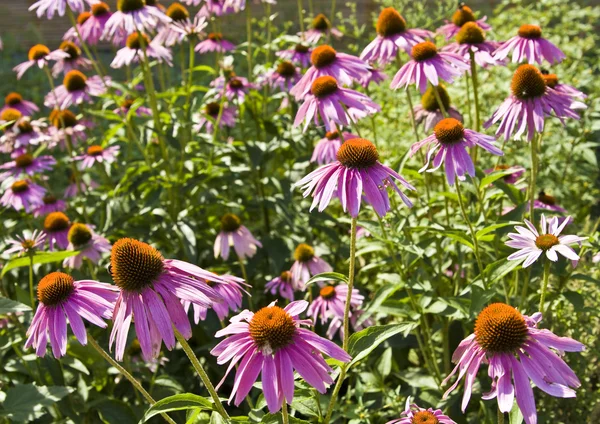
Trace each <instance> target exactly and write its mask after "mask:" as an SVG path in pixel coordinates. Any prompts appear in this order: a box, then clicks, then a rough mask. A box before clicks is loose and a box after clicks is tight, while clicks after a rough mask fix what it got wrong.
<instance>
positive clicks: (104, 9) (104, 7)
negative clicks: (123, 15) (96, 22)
mask: <svg viewBox="0 0 600 424" xmlns="http://www.w3.org/2000/svg"><path fill="white" fill-rule="evenodd" d="M108 12H110V7H109V6H108V4H106V3H104V2H103V1H101V2H98V3H95V4H93V5H92V15H94V16H102V15H104V14H106V13H108Z"/></svg>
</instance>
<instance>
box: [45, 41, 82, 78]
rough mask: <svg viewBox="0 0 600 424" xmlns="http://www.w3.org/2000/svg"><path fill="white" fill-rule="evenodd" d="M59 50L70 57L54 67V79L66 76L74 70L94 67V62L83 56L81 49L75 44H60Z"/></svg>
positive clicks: (67, 42)
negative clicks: (61, 75) (62, 75)
mask: <svg viewBox="0 0 600 424" xmlns="http://www.w3.org/2000/svg"><path fill="white" fill-rule="evenodd" d="M59 49H60V50H62V51H63V52H65V53H67V54H68V55H69V56H68V57H64V58H60V59H58V60H57V61H56V63H55V64H54V66H53V67H52V76H53V77H55V78H56V77H58V76H59V75H60V74H62V73H64V74H66V73H68V72H69V71H72V70H74V69H90V68H91V67H92V61H91V60H89V59H86V58H85V57H83V56H81V49H80V48H79V47H78V46H77V45H76V44H75V43H73V42H71V41H63V42H62V43H60V46H59Z"/></svg>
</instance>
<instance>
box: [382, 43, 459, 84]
mask: <svg viewBox="0 0 600 424" xmlns="http://www.w3.org/2000/svg"><path fill="white" fill-rule="evenodd" d="M411 56H412V59H411V60H409V61H408V62H406V63H405V64H404V65H403V66H402V68H400V70H399V71H398V72H397V73H396V75H395V76H394V79H393V80H392V83H391V84H390V87H391V88H392V89H394V90H395V89H397V88H400V87H403V88H405V89H406V88H407V87H408V86H409V85H410V84H416V85H417V86H418V87H419V90H421V93H424V92H425V90H427V82H430V83H431V85H436V86H437V85H439V83H440V80H444V81H446V82H447V83H452V82H453V81H454V78H455V77H458V76H461V75H462V74H463V73H464V72H465V71H467V70H469V69H470V67H469V62H468V61H467V60H465V58H464V57H462V56H460V55H458V54H456V53H449V52H444V51H440V52H438V49H437V47H436V46H435V44H433V43H432V42H431V41H424V42H422V43H419V44H415V45H414V46H413V48H412V50H411Z"/></svg>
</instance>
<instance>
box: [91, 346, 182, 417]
mask: <svg viewBox="0 0 600 424" xmlns="http://www.w3.org/2000/svg"><path fill="white" fill-rule="evenodd" d="M87 338H88V342H89V343H90V345H92V347H93V348H94V349H96V351H97V352H98V353H99V354H100V356H102V357H103V358H104V359H106V361H107V362H108V363H109V364H111V365H112V366H113V367H115V368H116V369H117V370H118V371H119V372H120V373H121V374H123V377H125V378H126V379H127V380H129V382H130V383H131V384H132V385H133V387H135V388H136V389H137V391H139V392H140V393H141V394H142V396H144V398H145V399H146V401H147V402H148V403H149V404H150V405H154V404H155V403H156V401H155V400H154V398H153V397H152V396H150V393H148V392H147V391H146V389H144V387H143V386H142V383H140V382H139V381H137V380H136V379H135V378H134V377H133V376H132V375H131V374H130V373H129V371H127V370H126V369H125V368H123V367H122V366H121V364H119V363H118V362H117V361H115V360H114V359H113V358H112V357H111V356H110V355H109V354H108V353H107V352H106V351H105V350H104V349H102V348H101V347H100V345H98V342H96V340H95V339H94V338H93V337H92V336H91V335H89V334H88V336H87ZM160 415H161V416H162V417H163V418H164V419H165V421H166V422H168V423H170V424H177V423H176V422H175V421H173V420H172V419H171V418H170V417H169V416H168V415H167V414H166V413H162V414H160Z"/></svg>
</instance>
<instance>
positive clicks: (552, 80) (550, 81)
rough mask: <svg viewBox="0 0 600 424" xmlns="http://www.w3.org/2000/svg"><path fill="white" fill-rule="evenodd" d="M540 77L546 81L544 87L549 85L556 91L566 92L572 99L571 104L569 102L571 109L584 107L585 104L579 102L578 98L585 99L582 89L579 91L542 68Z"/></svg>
mask: <svg viewBox="0 0 600 424" xmlns="http://www.w3.org/2000/svg"><path fill="white" fill-rule="evenodd" d="M542 77H543V78H544V82H545V83H546V87H550V88H551V89H553V90H554V91H557V92H559V93H562V94H566V95H567V96H570V97H571V99H573V104H571V109H586V108H587V106H586V105H585V103H582V102H580V101H579V100H584V99H587V95H586V94H585V93H583V92H582V91H579V90H578V89H576V88H575V87H573V86H572V85H569V84H563V83H560V82H559V80H558V76H557V75H556V74H551V73H549V72H548V71H546V70H542Z"/></svg>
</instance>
